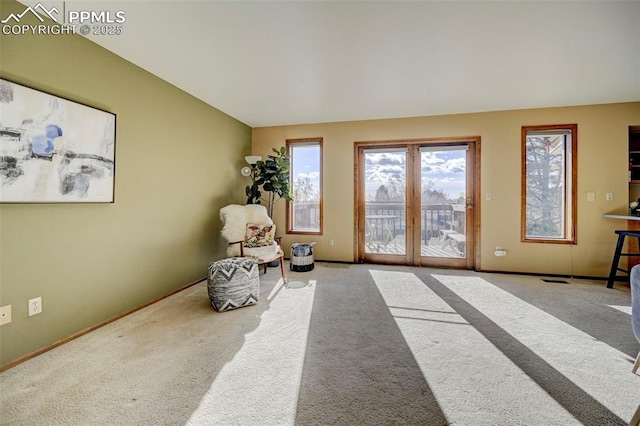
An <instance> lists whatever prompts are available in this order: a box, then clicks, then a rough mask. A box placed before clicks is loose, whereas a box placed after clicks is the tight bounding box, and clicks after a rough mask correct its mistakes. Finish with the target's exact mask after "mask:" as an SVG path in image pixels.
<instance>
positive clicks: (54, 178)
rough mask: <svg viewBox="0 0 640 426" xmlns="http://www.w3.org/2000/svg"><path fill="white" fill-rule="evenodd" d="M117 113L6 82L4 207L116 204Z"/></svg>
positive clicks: (1, 109) (1, 120)
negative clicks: (36, 204)
mask: <svg viewBox="0 0 640 426" xmlns="http://www.w3.org/2000/svg"><path fill="white" fill-rule="evenodd" d="M115 146H116V114H114V113H111V112H107V111H104V110H101V109H98V108H94V107H91V106H88V105H85V104H81V103H78V102H74V101H71V100H68V99H65V98H61V97H59V96H55V95H52V94H49V93H46V92H42V91H40V90H36V89H33V88H30V87H27V86H23V85H21V84H17V83H14V82H12V81H9V80H5V79H0V203H113V202H114V188H115Z"/></svg>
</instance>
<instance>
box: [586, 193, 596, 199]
mask: <svg viewBox="0 0 640 426" xmlns="http://www.w3.org/2000/svg"><path fill="white" fill-rule="evenodd" d="M595 200H596V193H595V192H587V201H595Z"/></svg>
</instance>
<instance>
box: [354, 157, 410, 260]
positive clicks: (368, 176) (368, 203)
mask: <svg viewBox="0 0 640 426" xmlns="http://www.w3.org/2000/svg"><path fill="white" fill-rule="evenodd" d="M364 156H365V157H364V161H365V196H366V199H365V248H364V250H365V253H373V254H397V255H405V254H406V251H407V249H406V239H405V234H406V217H405V216H406V203H407V196H406V194H407V190H406V187H407V172H406V171H407V152H406V150H392V149H391V150H388V151H385V150H378V149H372V150H365V151H364Z"/></svg>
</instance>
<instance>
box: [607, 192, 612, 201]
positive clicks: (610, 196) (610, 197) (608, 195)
mask: <svg viewBox="0 0 640 426" xmlns="http://www.w3.org/2000/svg"><path fill="white" fill-rule="evenodd" d="M606 199H607V201H613V192H607V198H606Z"/></svg>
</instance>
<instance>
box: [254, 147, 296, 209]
mask: <svg viewBox="0 0 640 426" xmlns="http://www.w3.org/2000/svg"><path fill="white" fill-rule="evenodd" d="M273 152H274V153H275V155H273V154H272V155H268V156H267V159H266V160H265V161H262V160H259V161H257V162H256V163H255V164H252V165H251V181H252V183H251V185H247V187H246V188H245V193H246V195H247V204H262V201H263V200H262V192H263V191H264V192H266V193H267V200H266V204H267V212H268V214H269V217H271V218H273V206H274V204H275V203H276V202H277V201H278V200H279V199H280V198H284V199H285V200H288V201H293V197H292V196H291V192H290V187H289V168H290V167H291V158H290V157H289V155H288V154H287V150H286V148H285V147H284V146H283V147H282V148H280V149H279V150H278V149H276V148H273ZM276 197H277V198H276Z"/></svg>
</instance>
